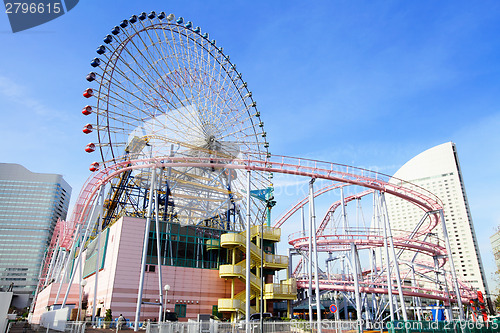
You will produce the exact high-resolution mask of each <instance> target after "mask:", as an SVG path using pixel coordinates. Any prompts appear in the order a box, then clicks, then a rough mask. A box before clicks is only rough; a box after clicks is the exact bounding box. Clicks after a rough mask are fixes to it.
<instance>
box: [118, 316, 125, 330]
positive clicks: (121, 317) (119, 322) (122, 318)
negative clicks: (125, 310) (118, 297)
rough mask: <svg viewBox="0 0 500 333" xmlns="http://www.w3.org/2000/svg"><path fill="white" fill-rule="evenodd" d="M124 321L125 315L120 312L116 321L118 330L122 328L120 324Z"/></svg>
mask: <svg viewBox="0 0 500 333" xmlns="http://www.w3.org/2000/svg"><path fill="white" fill-rule="evenodd" d="M124 322H125V317H123V315H122V314H121V313H120V317H118V322H117V323H116V327H117V329H118V330H121V329H122V325H123V323H124Z"/></svg>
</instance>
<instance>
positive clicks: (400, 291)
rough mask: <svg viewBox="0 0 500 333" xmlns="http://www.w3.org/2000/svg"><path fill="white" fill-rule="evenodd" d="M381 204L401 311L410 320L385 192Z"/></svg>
mask: <svg viewBox="0 0 500 333" xmlns="http://www.w3.org/2000/svg"><path fill="white" fill-rule="evenodd" d="M380 198H381V204H382V207H383V209H384V217H385V218H384V221H385V223H384V225H387V230H388V233H389V243H390V246H391V252H392V258H393V261H394V269H395V271H396V282H397V284H398V293H399V302H400V303H401V312H402V313H403V320H404V321H408V314H407V313H406V304H405V298H404V296H403V286H402V285H401V276H400V275H399V264H398V257H397V256H396V250H395V249H394V240H393V239H392V230H391V223H390V221H389V212H388V211H387V205H386V203H385V196H384V193H380Z"/></svg>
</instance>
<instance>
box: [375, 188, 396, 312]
mask: <svg viewBox="0 0 500 333" xmlns="http://www.w3.org/2000/svg"><path fill="white" fill-rule="evenodd" d="M378 197H379V202H378V205H377V208H378V210H379V214H378V217H379V219H380V218H382V219H383V216H382V214H381V209H382V207H381V200H380V199H381V194H380V191H379V192H378ZM382 230H383V232H384V254H385V264H386V267H387V268H386V271H387V295H388V298H389V309H390V314H391V321H394V298H393V297H392V277H391V262H390V259H389V247H388V245H387V242H388V237H387V224H386V223H382Z"/></svg>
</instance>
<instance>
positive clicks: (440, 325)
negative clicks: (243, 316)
mask: <svg viewBox="0 0 500 333" xmlns="http://www.w3.org/2000/svg"><path fill="white" fill-rule="evenodd" d="M111 330H112V331H115V332H116V333H118V331H129V332H133V331H134V326H133V323H132V322H126V323H123V325H122V326H120V327H118V325H117V323H116V321H115V322H102V321H101V322H99V323H98V325H93V324H91V323H89V322H67V323H66V326H65V328H64V329H60V328H59V329H54V328H51V327H43V326H39V325H30V326H29V329H27V330H26V326H24V327H23V326H21V325H19V324H18V326H17V327H16V324H14V325H12V323H11V325H9V327H8V329H7V332H8V333H17V332H19V333H20V332H24V333H30V332H38V333H54V332H65V333H96V332H110V331H111ZM138 330H139V331H140V332H144V333H274V332H290V333H316V332H318V331H319V329H318V324H317V322H316V321H313V322H312V323H311V322H309V321H298V320H292V321H264V322H263V323H262V326H261V323H260V322H259V321H251V322H250V323H249V324H248V330H247V324H246V323H245V322H244V321H240V322H235V323H229V322H220V321H215V320H210V321H202V322H198V321H191V320H190V321H188V322H165V323H156V322H149V321H146V322H140V323H139V325H138ZM356 332H365V333H376V332H381V333H382V332H387V333H496V332H500V324H499V323H498V322H496V321H493V322H473V321H450V322H447V321H394V322H386V323H373V322H371V323H364V322H362V321H359V322H358V321H332V320H323V321H321V333H356ZM121 333H127V332H121Z"/></svg>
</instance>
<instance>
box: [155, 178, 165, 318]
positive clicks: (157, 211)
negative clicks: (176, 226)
mask: <svg viewBox="0 0 500 333" xmlns="http://www.w3.org/2000/svg"><path fill="white" fill-rule="evenodd" d="M162 176H163V169H161V171H160V176H159V177H158V179H159V181H158V184H159V185H160V184H161V178H162ZM158 188H159V186H158ZM159 195H160V194H159V193H158V189H157V190H155V229H156V256H157V257H158V290H159V291H160V297H159V299H160V311H159V314H158V321H163V320H162V316H163V314H164V313H165V311H164V309H163V279H162V274H161V243H160V209H159V202H158V201H159ZM165 207H167V206H166V205H165Z"/></svg>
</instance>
